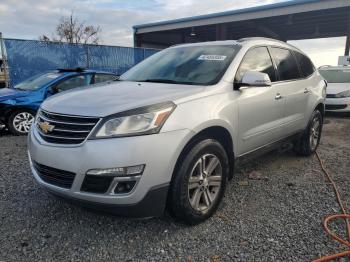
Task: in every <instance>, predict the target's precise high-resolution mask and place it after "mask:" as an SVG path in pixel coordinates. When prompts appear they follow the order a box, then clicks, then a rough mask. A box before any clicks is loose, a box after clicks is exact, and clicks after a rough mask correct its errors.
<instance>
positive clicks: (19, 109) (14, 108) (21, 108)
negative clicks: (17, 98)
mask: <svg viewBox="0 0 350 262" xmlns="http://www.w3.org/2000/svg"><path fill="white" fill-rule="evenodd" d="M21 110H27V111H29V112H31V113H33V114H34V115H35V114H36V111H37V110H34V109H32V108H29V107H26V106H13V107H9V108H8V109H7V110H6V112H5V116H4V117H5V119H6V121H7V120H8V118H9V117H10V115H11V114H12V113H14V112H17V111H21Z"/></svg>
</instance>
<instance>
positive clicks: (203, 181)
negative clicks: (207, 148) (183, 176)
mask: <svg viewBox="0 0 350 262" xmlns="http://www.w3.org/2000/svg"><path fill="white" fill-rule="evenodd" d="M221 184H222V165H221V163H220V160H219V158H218V157H216V156H215V155H213V154H205V155H202V156H201V157H200V158H199V159H198V160H197V162H196V164H195V165H194V167H193V169H192V171H191V174H190V178H189V181H188V200H189V202H190V205H191V207H192V208H193V209H194V210H196V211H199V212H201V213H206V212H207V211H208V210H209V209H210V208H211V207H212V206H213V204H214V203H215V200H216V199H217V197H218V195H219V192H220V187H221Z"/></svg>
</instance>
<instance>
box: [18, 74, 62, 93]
mask: <svg viewBox="0 0 350 262" xmlns="http://www.w3.org/2000/svg"><path fill="white" fill-rule="evenodd" d="M61 75H62V73H45V74H39V75H35V76H32V77H30V78H28V79H27V80H24V81H23V82H21V83H19V84H17V85H15V86H14V88H16V89H20V90H28V91H33V90H37V89H39V88H40V87H42V86H44V85H46V84H47V83H49V82H50V81H52V80H54V79H56V78H57V77H60V76H61Z"/></svg>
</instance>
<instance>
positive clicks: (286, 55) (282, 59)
mask: <svg viewBox="0 0 350 262" xmlns="http://www.w3.org/2000/svg"><path fill="white" fill-rule="evenodd" d="M271 51H272V56H273V57H274V59H275V61H276V64H277V70H278V74H279V77H280V79H279V80H280V81H285V80H293V79H298V78H300V73H299V68H298V64H297V62H296V60H295V58H294V57H293V54H292V52H291V51H289V50H287V49H283V48H277V47H272V48H271Z"/></svg>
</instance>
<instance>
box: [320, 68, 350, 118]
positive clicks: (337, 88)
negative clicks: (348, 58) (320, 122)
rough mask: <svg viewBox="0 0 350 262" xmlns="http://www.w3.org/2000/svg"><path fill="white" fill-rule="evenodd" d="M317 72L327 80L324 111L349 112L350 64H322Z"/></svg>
mask: <svg viewBox="0 0 350 262" xmlns="http://www.w3.org/2000/svg"><path fill="white" fill-rule="evenodd" d="M319 72H320V74H321V75H322V76H323V77H324V78H325V79H326V80H327V82H328V87H327V99H326V111H330V112H350V66H323V67H320V68H319Z"/></svg>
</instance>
